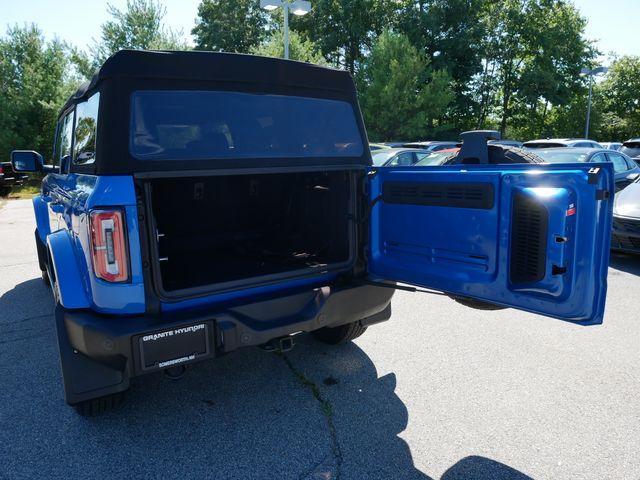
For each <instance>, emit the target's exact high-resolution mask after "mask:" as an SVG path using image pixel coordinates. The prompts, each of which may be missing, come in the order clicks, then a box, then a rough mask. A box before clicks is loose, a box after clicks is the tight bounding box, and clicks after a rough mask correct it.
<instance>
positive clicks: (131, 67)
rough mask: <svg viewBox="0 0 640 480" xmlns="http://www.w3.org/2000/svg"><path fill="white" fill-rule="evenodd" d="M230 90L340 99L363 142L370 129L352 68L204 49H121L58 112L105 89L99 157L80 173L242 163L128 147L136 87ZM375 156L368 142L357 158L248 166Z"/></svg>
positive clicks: (273, 163) (263, 163)
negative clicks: (135, 151) (149, 154)
mask: <svg viewBox="0 0 640 480" xmlns="http://www.w3.org/2000/svg"><path fill="white" fill-rule="evenodd" d="M174 89H175V90H228V91H240V92H248V93H268V94H276V95H292V96H305V97H317V98H327V99H336V100H342V101H345V102H348V103H350V104H351V105H352V106H353V108H354V111H355V113H356V117H357V122H358V128H359V130H360V132H361V136H362V143H363V145H366V144H367V137H366V131H365V128H364V124H363V122H362V117H361V114H360V110H359V106H358V99H357V94H356V89H355V85H354V82H353V79H352V78H351V75H350V74H349V73H348V72H346V71H342V70H336V69H333V68H327V67H320V66H317V65H312V64H309V63H303V62H296V61H291V60H283V59H278V58H271V57H260V56H255V55H243V54H233V53H214V52H202V51H179V52H172V51H141V50H121V51H119V52H117V53H116V54H114V55H113V56H111V57H110V58H109V59H108V60H107V61H106V62H105V63H104V64H103V65H102V67H100V69H99V70H98V71H97V72H96V73H95V75H94V76H93V78H92V79H91V80H90V81H89V82H87V83H85V84H84V85H82V86H81V87H80V88H79V89H78V90H77V91H76V92H75V94H73V95H72V96H71V97H70V98H69V100H67V102H66V104H65V105H64V107H63V108H62V110H61V112H60V116H62V115H63V114H65V113H66V112H67V111H69V109H70V108H72V107H73V106H74V105H76V104H77V103H80V102H83V101H85V100H87V99H88V98H89V97H91V96H92V95H94V94H95V93H99V94H100V106H99V114H98V115H99V120H98V132H97V142H96V152H95V163H93V164H89V165H75V164H74V165H72V167H71V168H72V170H73V171H77V172H79V173H93V174H96V173H97V174H132V173H139V172H149V171H177V170H185V169H189V170H192V169H209V168H212V167H214V168H238V167H239V166H240V165H239V162H238V161H237V160H233V159H226V160H216V161H215V162H212V161H208V160H198V161H195V160H194V161H189V162H182V161H173V160H162V161H151V160H144V161H141V160H139V159H137V158H135V157H133V156H132V155H131V153H130V152H129V136H130V134H129V125H130V115H129V112H130V99H131V96H132V94H133V93H134V92H136V91H139V90H174ZM370 162H371V159H370V154H369V151H368V149H365V152H364V153H363V155H362V157H359V158H333V157H331V158H323V159H319V158H305V159H296V160H294V159H286V158H281V159H270V160H265V159H255V160H254V161H252V160H245V161H243V162H242V166H243V167H252V166H255V167H277V166H282V167H288V166H291V165H293V164H296V165H297V166H304V165H310V166H311V165H316V166H319V165H322V166H328V165H344V164H352V165H353V164H359V165H362V164H365V165H369V164H370Z"/></svg>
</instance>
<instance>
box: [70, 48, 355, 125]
mask: <svg viewBox="0 0 640 480" xmlns="http://www.w3.org/2000/svg"><path fill="white" fill-rule="evenodd" d="M115 78H119V79H122V80H125V81H126V79H131V80H132V81H135V79H165V80H192V81H205V82H206V81H214V82H234V83H238V82H244V83H253V84H255V83H260V84H273V85H279V86H288V87H300V88H313V89H315V88H318V86H321V87H322V89H323V90H333V91H338V92H345V93H350V92H352V91H353V89H354V87H353V80H352V78H351V75H350V74H349V73H348V72H346V71H343V70H337V69H334V68H328V67H320V66H318V65H313V64H310V63H304V62H296V61H292V60H283V59H279V58H271V57H260V56H256V55H244V54H238V53H216V52H204V51H194V50H190V51H177V52H173V51H160V50H158V51H149V50H120V51H119V52H117V53H115V54H114V55H112V56H111V57H109V58H108V59H107V60H106V61H105V62H104V64H103V65H102V66H101V67H100V68H99V69H98V70H97V71H96V73H95V74H94V75H93V77H92V78H91V80H90V81H88V82H85V83H84V84H83V85H82V86H80V88H78V90H77V91H76V92H75V93H74V94H73V95H72V96H71V97H69V99H68V100H67V102H66V103H65V105H64V107H62V110H61V112H60V113H61V114H62V113H64V112H65V111H66V110H67V109H68V108H69V107H70V106H71V105H73V104H76V103H78V102H80V101H82V100H84V99H86V98H87V97H88V96H90V95H91V94H92V93H93V91H95V90H96V87H97V86H98V84H99V83H100V82H101V81H103V80H108V79H115Z"/></svg>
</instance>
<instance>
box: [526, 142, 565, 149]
mask: <svg viewBox="0 0 640 480" xmlns="http://www.w3.org/2000/svg"><path fill="white" fill-rule="evenodd" d="M564 146H565V145H564V143H555V142H531V143H529V142H525V144H524V147H525V148H555V147H564Z"/></svg>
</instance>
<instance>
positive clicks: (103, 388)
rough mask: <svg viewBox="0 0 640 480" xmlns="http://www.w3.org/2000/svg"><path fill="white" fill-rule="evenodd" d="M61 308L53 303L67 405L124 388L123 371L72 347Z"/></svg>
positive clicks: (125, 376)
mask: <svg viewBox="0 0 640 480" xmlns="http://www.w3.org/2000/svg"><path fill="white" fill-rule="evenodd" d="M64 311H65V309H64V307H63V306H62V305H60V304H58V305H56V308H55V319H56V331H57V334H58V347H59V349H60V367H61V369H62V381H63V384H64V395H65V400H66V402H67V403H68V404H69V405H76V404H78V403H80V402H83V401H85V400H91V399H94V398H99V397H104V396H106V395H111V394H113V393H118V392H123V391H125V390H127V389H128V388H129V376H128V375H127V373H126V372H122V371H119V370H115V369H113V368H109V367H107V366H105V365H102V364H101V363H98V362H96V361H95V360H92V359H90V358H89V357H87V356H86V355H83V354H82V353H80V352H75V351H74V349H73V347H72V346H71V344H70V343H69V338H68V336H67V330H66V327H65V324H64Z"/></svg>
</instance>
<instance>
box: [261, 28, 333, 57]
mask: <svg viewBox="0 0 640 480" xmlns="http://www.w3.org/2000/svg"><path fill="white" fill-rule="evenodd" d="M250 52H251V53H252V54H254V55H262V56H265V57H278V58H283V57H284V33H283V31H282V30H280V29H278V30H275V31H273V32H272V33H271V35H270V36H269V38H268V39H267V40H266V41H265V42H263V43H262V44H260V45H258V46H256V47H253V48H252V49H251V51H250ZM289 58H290V59H291V60H298V61H301V62H308V63H315V64H318V65H327V61H326V60H325V59H324V57H323V56H322V54H321V53H320V52H319V50H318V48H317V47H316V45H315V44H314V43H313V42H312V41H311V40H307V39H305V38H303V37H302V36H301V35H300V34H299V33H297V32H295V31H292V30H290V31H289Z"/></svg>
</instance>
